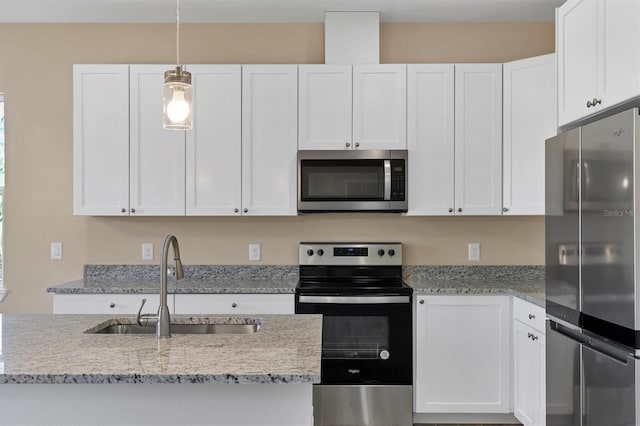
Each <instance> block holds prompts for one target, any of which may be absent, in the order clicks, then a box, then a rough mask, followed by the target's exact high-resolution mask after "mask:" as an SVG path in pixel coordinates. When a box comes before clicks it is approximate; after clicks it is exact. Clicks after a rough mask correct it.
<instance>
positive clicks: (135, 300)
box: [53, 294, 173, 315]
mask: <svg viewBox="0 0 640 426" xmlns="http://www.w3.org/2000/svg"><path fill="white" fill-rule="evenodd" d="M142 299H147V302H146V304H145V308H144V312H156V311H157V309H158V306H159V305H160V295H158V294H56V295H54V296H53V313H54V314H123V315H129V314H137V313H138V310H139V309H140V305H141V304H142ZM167 305H168V306H169V312H171V313H173V295H172V294H169V295H168V296H167Z"/></svg>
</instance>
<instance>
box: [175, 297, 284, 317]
mask: <svg viewBox="0 0 640 426" xmlns="http://www.w3.org/2000/svg"><path fill="white" fill-rule="evenodd" d="M175 298H176V299H175V307H176V314H225V315H226V314H293V313H294V311H295V309H294V298H293V294H176V295H175Z"/></svg>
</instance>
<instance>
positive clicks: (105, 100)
mask: <svg viewBox="0 0 640 426" xmlns="http://www.w3.org/2000/svg"><path fill="white" fill-rule="evenodd" d="M73 214H75V215H95V216H99V215H112V216H116V215H125V216H126V215H128V214H129V66H128V65H74V66H73Z"/></svg>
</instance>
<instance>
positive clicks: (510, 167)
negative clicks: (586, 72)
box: [502, 54, 558, 215]
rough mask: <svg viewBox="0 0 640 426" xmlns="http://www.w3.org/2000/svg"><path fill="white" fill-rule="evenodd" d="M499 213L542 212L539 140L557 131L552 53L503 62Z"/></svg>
mask: <svg viewBox="0 0 640 426" xmlns="http://www.w3.org/2000/svg"><path fill="white" fill-rule="evenodd" d="M503 72H504V121H503V128H504V131H503V135H502V137H503V145H502V147H503V153H502V166H503V176H502V197H503V200H502V203H503V214H505V215H544V213H545V211H544V143H545V140H546V139H548V138H550V137H552V136H555V135H556V133H557V127H558V126H557V114H556V107H557V100H556V61H555V54H550V55H544V56H538V57H535V58H528V59H523V60H520V61H514V62H508V63H505V64H504V67H503Z"/></svg>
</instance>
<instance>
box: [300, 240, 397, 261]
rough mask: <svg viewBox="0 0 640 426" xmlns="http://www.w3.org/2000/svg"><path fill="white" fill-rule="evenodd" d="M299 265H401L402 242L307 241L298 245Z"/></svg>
mask: <svg viewBox="0 0 640 426" xmlns="http://www.w3.org/2000/svg"><path fill="white" fill-rule="evenodd" d="M298 256H299V262H300V265H367V266H376V265H402V243H308V242H302V243H300V245H299V251H298Z"/></svg>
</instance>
